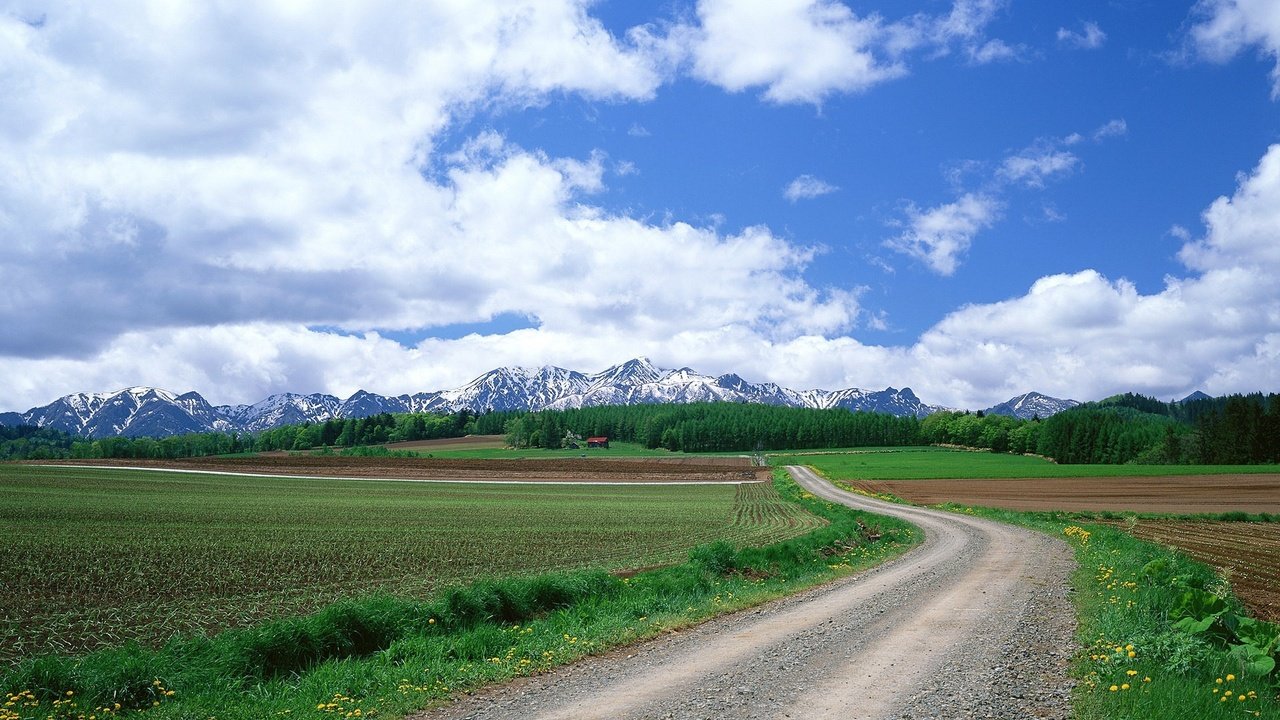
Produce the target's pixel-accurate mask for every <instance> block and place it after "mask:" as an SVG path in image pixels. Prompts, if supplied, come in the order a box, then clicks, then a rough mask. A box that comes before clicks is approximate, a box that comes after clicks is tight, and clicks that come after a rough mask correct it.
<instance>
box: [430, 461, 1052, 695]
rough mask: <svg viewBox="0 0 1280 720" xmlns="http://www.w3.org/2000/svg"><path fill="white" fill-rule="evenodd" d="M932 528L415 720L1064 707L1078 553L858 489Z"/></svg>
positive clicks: (853, 501)
mask: <svg viewBox="0 0 1280 720" xmlns="http://www.w3.org/2000/svg"><path fill="white" fill-rule="evenodd" d="M790 470H791V473H792V475H793V476H794V477H795V478H796V480H797V481H798V482H799V483H800V484H801V485H803V486H804V487H806V488H807V489H809V490H810V491H811V492H813V493H814V494H815V495H818V496H820V497H823V498H826V499H829V500H831V501H833V502H840V503H844V504H846V505H850V506H854V507H859V508H865V509H869V510H873V511H875V512H881V513H884V514H891V515H897V516H899V517H903V518H906V519H908V520H910V521H911V522H914V523H916V524H917V525H919V526H920V527H922V528H924V530H925V533H926V536H927V539H926V541H925V542H924V544H922V545H921V546H920V547H919V548H917V549H916V550H913V551H912V552H910V553H908V554H907V555H906V556H904V557H902V558H900V559H898V560H896V561H893V562H891V563H887V564H885V565H883V566H881V567H879V568H876V569H874V570H872V571H869V572H866V573H863V574H861V575H859V576H857V577H854V578H850V579H847V580H843V581H840V582H838V583H835V584H833V585H829V586H827V587H824V588H820V589H817V590H813V591H810V592H807V593H803V594H801V595H797V596H795V597H792V598H788V599H785V600H782V601H779V602H775V603H772V604H770V605H767V606H764V607H762V608H758V609H756V610H752V611H746V612H743V613H739V614H737V615H732V616H727V617H724V618H720V619H717V620H714V621H711V622H708V623H705V624H703V625H701V626H699V627H697V628H694V629H691V630H689V631H687V632H683V633H679V634H678V635H673V636H669V637H666V638H663V639H660V640H656V641H652V642H649V643H645V644H642V645H639V646H634V647H631V648H626V649H624V650H622V651H619V652H616V653H614V654H612V655H609V656H606V657H602V658H594V659H590V660H587V661H584V662H581V663H577V664H575V665H572V666H569V667H566V668H564V669H562V670H560V671H557V672H554V673H551V674H548V675H544V676H539V677H534V678H528V679H524V680H520V681H517V682H514V683H511V684H508V685H505V686H502V687H499V688H496V689H494V690H490V691H486V692H483V693H479V694H477V695H475V696H471V697H465V698H462V699H460V700H459V701H457V702H455V703H454V704H453V705H451V706H448V707H446V708H442V709H440V710H437V711H434V712H432V713H428V714H425V715H421V716H419V718H423V719H426V718H514V717H520V718H548V719H549V718H564V719H566V720H568V719H575V720H577V719H582V718H797V719H800V718H928V717H936V718H964V717H979V718H1061V717H1067V716H1068V715H1069V709H1068V699H1069V698H1068V696H1069V693H1070V686H1069V683H1068V680H1067V661H1068V659H1069V656H1070V653H1071V648H1072V635H1073V632H1074V627H1073V620H1072V618H1073V613H1072V610H1071V606H1070V602H1069V599H1068V597H1067V577H1068V575H1069V573H1070V572H1071V570H1072V565H1073V562H1072V560H1071V552H1070V550H1069V549H1068V548H1067V546H1066V545H1065V544H1064V543H1063V542H1061V541H1059V540H1056V539H1052V538H1048V537H1045V536H1042V535H1039V534H1036V533H1032V532H1029V531H1025V530H1021V529H1018V528H1013V527H1009V526H1005V525H1001V524H999V523H994V522H990V521H986V520H981V519H978V518H972V517H965V516H956V515H949V514H945V513H940V512H936V511H932V510H927V509H922V508H911V507H904V506H899V505H893V504H889V503H883V502H880V501H877V500H873V499H870V498H866V497H863V496H859V495H853V494H850V493H846V492H843V491H840V490H837V489H835V488H833V487H832V486H831V485H829V484H828V483H826V482H825V481H823V480H821V479H819V478H818V477H817V476H815V475H814V474H813V473H811V472H810V471H808V470H806V469H804V468H790Z"/></svg>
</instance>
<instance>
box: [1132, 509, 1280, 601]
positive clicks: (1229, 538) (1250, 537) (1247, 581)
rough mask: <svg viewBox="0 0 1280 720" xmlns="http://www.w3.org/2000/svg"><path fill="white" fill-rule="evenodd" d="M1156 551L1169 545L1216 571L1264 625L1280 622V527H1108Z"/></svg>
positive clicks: (1164, 523)
mask: <svg viewBox="0 0 1280 720" xmlns="http://www.w3.org/2000/svg"><path fill="white" fill-rule="evenodd" d="M1110 524H1111V525H1113V526H1115V527H1116V528H1118V529H1120V530H1124V531H1126V532H1128V533H1129V534H1131V535H1133V536H1135V537H1137V538H1139V539H1141V540H1146V541H1149V542H1153V543H1157V544H1159V545H1172V546H1173V547H1176V548H1178V549H1179V550H1181V551H1183V552H1185V553H1186V554H1188V555H1190V556H1191V557H1193V558H1195V559H1197V560H1199V561H1200V562H1203V563H1205V564H1206V565H1210V566H1212V567H1214V568H1215V569H1217V570H1218V572H1219V573H1221V574H1222V576H1223V577H1225V578H1227V580H1228V581H1229V582H1230V583H1231V589H1232V590H1233V591H1234V592H1235V594H1236V596H1237V597H1239V598H1240V600H1241V601H1243V602H1244V603H1245V604H1246V605H1248V606H1249V607H1250V609H1251V610H1253V612H1254V614H1255V616H1256V617H1259V618H1261V619H1263V620H1271V621H1280V523H1253V522H1188V521H1183V520H1139V521H1137V522H1135V523H1125V522H1115V523H1110Z"/></svg>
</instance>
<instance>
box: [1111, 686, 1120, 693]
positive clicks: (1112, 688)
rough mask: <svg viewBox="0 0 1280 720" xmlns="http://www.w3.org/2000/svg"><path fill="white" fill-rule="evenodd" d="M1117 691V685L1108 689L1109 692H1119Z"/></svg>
mask: <svg viewBox="0 0 1280 720" xmlns="http://www.w3.org/2000/svg"><path fill="white" fill-rule="evenodd" d="M1119 689H1120V686H1119V685H1112V686H1111V687H1110V688H1109V690H1111V692H1115V691H1117V690H1119Z"/></svg>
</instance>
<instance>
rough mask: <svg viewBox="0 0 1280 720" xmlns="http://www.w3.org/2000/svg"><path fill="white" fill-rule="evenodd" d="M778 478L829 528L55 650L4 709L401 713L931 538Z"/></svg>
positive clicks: (5, 719) (57, 713)
mask: <svg viewBox="0 0 1280 720" xmlns="http://www.w3.org/2000/svg"><path fill="white" fill-rule="evenodd" d="M774 483H775V486H776V487H777V489H778V492H779V493H780V494H782V496H783V497H784V498H786V499H788V500H791V501H794V502H797V503H800V504H801V505H803V506H804V507H805V508H806V509H808V510H809V511H810V512H813V513H814V514H817V515H819V516H821V517H824V518H826V519H827V520H828V521H829V524H828V525H825V526H824V527H821V528H818V529H816V530H813V531H812V532H809V533H807V534H805V535H802V536H799V537H796V538H792V539H790V540H786V541H783V542H779V543H774V544H771V545H767V546H763V547H745V548H738V547H734V546H733V545H731V544H729V543H727V542H723V541H721V542H716V543H711V544H708V545H701V546H698V547H696V548H694V549H693V550H692V551H691V552H690V553H689V558H688V560H687V561H686V562H684V563H682V564H679V565H676V566H673V567H667V568H663V569H659V570H653V571H648V572H642V573H639V574H636V575H634V576H632V577H630V578H625V579H622V578H617V577H614V576H612V575H609V574H607V573H604V572H601V571H584V572H574V573H560V574H553V575H542V576H537V577H532V578H520V579H505V580H491V581H483V582H477V583H473V584H470V585H467V586H463V587H456V588H453V589H451V590H448V591H445V592H442V593H440V594H438V595H436V596H435V597H433V598H432V599H430V600H427V601H413V600H404V599H397V598H391V597H375V598H368V599H363V600H353V601H348V602H343V603H339V604H337V605H333V606H331V607H329V608H326V609H325V610H323V611H322V612H319V613H317V614H314V615H310V616H307V617H300V618H293V619H288V620H282V621H277V622H272V623H268V624H265V625H261V626H257V627H253V628H247V629H241V630H232V631H227V632H223V633H221V634H218V635H216V636H214V637H212V638H201V637H189V638H181V639H177V640H174V641H171V642H169V643H168V644H167V645H165V646H164V647H163V648H161V649H159V650H150V649H145V648H142V647H140V646H138V645H136V644H135V645H127V646H124V647H121V648H116V649H111V650H103V651H99V652H95V653H91V654H88V655H85V656H82V657H78V658H72V657H61V656H47V657H42V658H38V659H35V660H31V661H28V662H25V663H23V664H22V665H20V666H19V667H18V668H17V669H15V670H13V671H11V672H9V673H7V674H6V675H4V676H3V678H0V689H3V690H4V692H5V695H4V696H3V698H0V699H3V700H7V701H8V704H6V705H4V707H3V708H0V720H16V719H17V718H78V717H89V716H90V715H93V716H95V717H96V718H107V717H116V716H145V717H149V718H150V717H154V718H197V717H198V718H217V719H219V720H234V719H238V718H263V717H305V718H331V717H396V716H398V715H401V714H403V713H405V712H409V711H412V710H416V709H420V708H423V707H425V706H428V705H430V704H431V703H433V702H437V701H441V700H444V699H445V698H447V697H449V696H450V695H452V694H455V693H458V692H460V691H465V690H467V689H471V688H475V687H478V686H481V685H484V684H487V683H492V682H497V681H501V680H506V679H509V678H513V677H517V676H521V675H530V674H535V673H540V672H544V671H546V670H548V669H550V668H552V667H554V666H556V665H560V664H564V663H567V662H572V661H574V660H577V659H579V658H582V657H584V656H587V655H591V654H595V653H599V652H602V651H604V650H606V649H609V648H612V647H616V646H618V645H622V644H626V643H630V642H635V641H637V640H642V639H645V638H650V637H654V636H656V635H659V634H661V633H664V632H668V631H671V630H674V629H678V628H681V627H685V626H688V625H690V624H693V623H696V622H698V621H700V620H704V619H706V618H709V617H712V616H715V615H719V614H723V613H726V612H730V611H733V610H737V609H741V608H745V607H750V606H752V605H755V604H759V603H761V602H765V601H767V600H771V599H774V598H777V597H780V596H783V595H786V594H790V593H793V592H796V591H797V590H799V589H803V588H807V587H812V586H815V585H818V584H821V583H824V582H827V581H830V580H833V579H836V578H839V577H842V576H845V575H848V574H850V573H853V572H855V571H857V570H859V569H862V568H865V567H868V566H871V565H874V564H876V563H879V562H882V561H883V560H885V559H888V558H890V557H893V556H896V555H898V554H901V553H902V552H904V551H906V550H907V549H908V548H910V547H911V546H913V545H914V544H916V543H917V542H919V540H920V533H919V531H918V530H916V529H915V528H914V527H912V526H910V525H908V524H906V523H903V522H900V521H897V520H894V519H891V518H885V517H881V516H876V515H871V514H868V513H863V512H859V511H855V510H851V509H849V508H845V507H843V506H839V505H834V504H832V503H827V502H824V501H822V500H819V499H816V498H814V497H813V496H812V495H810V494H808V493H805V492H803V491H802V490H801V489H800V488H799V487H798V486H796V485H795V484H794V483H793V482H792V481H791V480H790V479H789V478H788V477H787V476H786V474H785V472H784V471H781V470H779V471H775V475H774Z"/></svg>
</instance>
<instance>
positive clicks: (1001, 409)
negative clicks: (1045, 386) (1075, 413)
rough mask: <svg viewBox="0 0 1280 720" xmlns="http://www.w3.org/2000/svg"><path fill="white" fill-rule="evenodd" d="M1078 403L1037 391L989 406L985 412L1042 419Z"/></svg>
mask: <svg viewBox="0 0 1280 720" xmlns="http://www.w3.org/2000/svg"><path fill="white" fill-rule="evenodd" d="M1079 404H1080V403H1078V402H1076V401H1075V400H1061V399H1059V398H1053V397H1049V396H1048V395H1041V394H1040V393H1038V392H1029V393H1025V394H1023V395H1019V396H1018V397H1016V398H1012V399H1009V400H1006V401H1004V402H1002V403H1000V404H999V405H995V406H993V407H990V408H988V409H987V411H986V412H987V414H988V415H1009V416H1012V417H1016V418H1018V419H1020V420H1030V419H1032V418H1035V417H1038V418H1040V419H1041V420H1043V419H1045V418H1047V417H1049V416H1050V415H1056V414H1058V413H1060V412H1062V411H1063V410H1070V409H1071V408H1073V407H1075V406H1077V405H1079Z"/></svg>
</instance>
